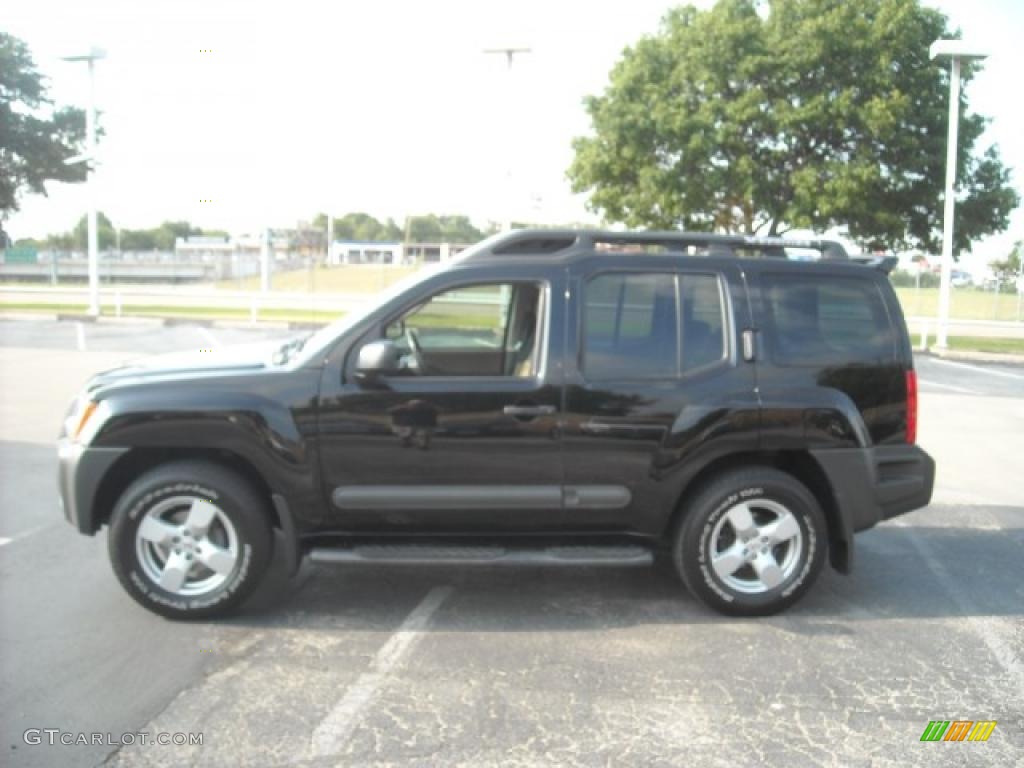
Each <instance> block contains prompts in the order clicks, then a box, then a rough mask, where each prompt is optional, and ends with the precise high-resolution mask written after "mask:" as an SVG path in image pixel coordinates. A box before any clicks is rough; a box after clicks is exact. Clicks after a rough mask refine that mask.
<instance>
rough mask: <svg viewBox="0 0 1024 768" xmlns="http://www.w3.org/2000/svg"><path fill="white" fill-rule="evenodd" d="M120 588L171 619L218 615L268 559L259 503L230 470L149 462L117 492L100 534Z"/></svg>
mask: <svg viewBox="0 0 1024 768" xmlns="http://www.w3.org/2000/svg"><path fill="white" fill-rule="evenodd" d="M108 547H109V551H110V559H111V563H112V565H113V568H114V573H116V574H117V577H118V579H119V580H120V582H121V584H122V586H124V588H125V589H126V590H127V591H128V593H129V594H130V595H131V596H132V597H133V598H134V599H135V600H137V601H138V602H139V603H141V604H142V605H144V606H145V607H146V608H149V609H150V610H151V611H154V612H156V613H159V614H161V615H163V616H167V617H169V618H174V619H188V618H207V617H211V616H218V615H223V614H225V613H227V612H228V611H230V610H231V609H232V608H234V607H236V606H237V605H238V604H239V603H241V602H242V601H243V600H244V599H245V598H246V597H247V596H248V595H249V594H250V593H251V592H252V590H253V588H254V587H255V586H256V583H257V582H258V581H259V579H260V577H261V576H262V574H263V572H264V571H265V570H266V568H267V565H268V563H269V562H270V556H271V552H272V547H273V538H272V535H271V530H270V518H269V510H268V509H267V505H266V502H265V501H264V500H263V499H261V498H260V496H259V495H258V494H256V493H255V492H254V491H253V490H252V488H251V487H250V486H249V485H248V484H247V483H246V482H245V481H244V480H243V479H242V478H241V477H239V476H238V475H236V474H235V473H234V472H231V471H230V470H227V469H225V468H223V467H220V466H217V465H214V464H210V463H206V462H195V461H187V462H184V461H183V462H174V463H171V464H165V465H163V466H160V467H157V468H156V469H153V470H151V471H149V472H147V473H146V474H144V475H143V476H142V477H140V478H139V479H138V480H136V481H135V482H134V483H132V485H131V486H129V488H128V489H127V490H126V491H125V492H124V493H123V494H122V495H121V498H120V499H119V500H118V502H117V505H116V506H115V508H114V512H113V515H112V517H111V521H110V530H109V533H108Z"/></svg>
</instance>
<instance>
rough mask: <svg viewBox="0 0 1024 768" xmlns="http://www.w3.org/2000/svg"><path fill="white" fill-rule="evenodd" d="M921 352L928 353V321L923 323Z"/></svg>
mask: <svg viewBox="0 0 1024 768" xmlns="http://www.w3.org/2000/svg"><path fill="white" fill-rule="evenodd" d="M921 351H922V352H927V351H928V321H927V320H922V321H921Z"/></svg>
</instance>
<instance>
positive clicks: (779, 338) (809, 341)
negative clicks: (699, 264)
mask: <svg viewBox="0 0 1024 768" xmlns="http://www.w3.org/2000/svg"><path fill="white" fill-rule="evenodd" d="M762 283H763V290H764V297H765V306H766V310H767V315H768V325H769V327H768V339H767V341H768V347H769V350H770V351H771V354H772V359H773V360H774V362H776V363H777V364H779V365H821V364H837V363H890V362H892V361H893V360H894V359H895V358H896V344H895V337H894V334H893V326H892V322H891V320H890V318H889V313H888V312H887V311H886V308H885V303H884V301H883V300H882V296H881V294H880V292H879V290H878V287H877V286H876V285H875V284H874V283H873V282H872V281H871V280H868V279H861V278H856V277H836V276H826V275H792V274H773V273H768V274H765V275H764V276H763V278H762Z"/></svg>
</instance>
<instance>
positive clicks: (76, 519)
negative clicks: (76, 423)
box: [57, 437, 128, 536]
mask: <svg viewBox="0 0 1024 768" xmlns="http://www.w3.org/2000/svg"><path fill="white" fill-rule="evenodd" d="M127 452H128V449H127V448H97V447H93V446H88V445H83V444H81V443H76V442H73V441H71V440H69V439H68V438H66V437H62V438H61V439H60V440H58V441H57V490H58V491H59V495H60V505H61V508H62V510H63V511H64V517H65V518H66V519H67V521H68V522H69V523H71V524H72V525H73V526H75V528H77V529H78V530H79V532H81V533H85V534H88V535H90V536H91V535H92V534H94V533H96V531H98V530H99V527H100V523H101V520H100V515H99V511H98V510H97V509H96V504H95V502H96V491H97V490H98V489H99V487H100V482H101V481H102V480H103V478H104V477H105V476H106V474H107V470H109V469H110V467H111V466H112V465H113V464H114V462H115V461H117V460H118V459H119V458H121V457H122V456H123V455H124V454H125V453H127Z"/></svg>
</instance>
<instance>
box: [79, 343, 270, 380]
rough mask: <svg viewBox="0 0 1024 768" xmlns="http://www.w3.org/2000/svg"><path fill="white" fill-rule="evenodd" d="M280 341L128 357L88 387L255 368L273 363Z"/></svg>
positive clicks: (240, 371)
mask: <svg viewBox="0 0 1024 768" xmlns="http://www.w3.org/2000/svg"><path fill="white" fill-rule="evenodd" d="M281 344H282V342H281V341H280V340H278V341H269V342H260V343H258V344H237V345H231V346H225V347H214V348H212V349H209V350H189V351H187V352H170V353H167V354H163V355H151V356H149V357H141V358H137V359H134V360H129V361H127V362H125V364H124V365H122V366H120V367H118V368H112V369H110V370H108V371H103V372H102V373H98V374H96V376H94V377H93V379H92V380H91V381H90V382H89V386H88V389H89V390H90V391H91V390H94V389H97V388H99V387H103V386H107V385H110V384H123V383H128V382H129V381H133V382H134V381H145V380H150V379H165V378H166V379H171V378H179V377H184V378H199V377H205V376H218V375H224V374H233V373H242V372H246V371H258V370H262V369H266V368H270V367H273V366H272V363H271V357H272V356H273V354H274V352H275V351H276V350H277V349H279V348H280V346H281Z"/></svg>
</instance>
